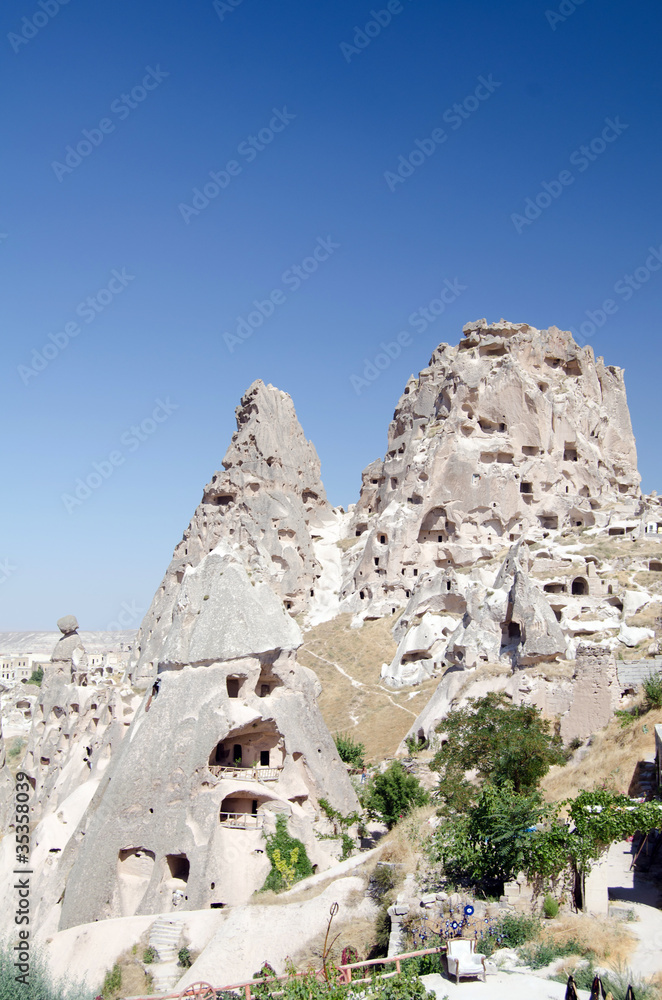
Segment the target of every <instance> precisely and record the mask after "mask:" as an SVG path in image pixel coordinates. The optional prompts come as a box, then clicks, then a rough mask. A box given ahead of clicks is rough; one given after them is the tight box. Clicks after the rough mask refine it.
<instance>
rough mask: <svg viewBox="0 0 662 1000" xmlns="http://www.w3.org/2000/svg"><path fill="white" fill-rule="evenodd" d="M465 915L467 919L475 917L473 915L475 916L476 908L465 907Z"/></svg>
mask: <svg viewBox="0 0 662 1000" xmlns="http://www.w3.org/2000/svg"><path fill="white" fill-rule="evenodd" d="M464 915H465V917H473V915H474V908H473V906H465V908H464Z"/></svg>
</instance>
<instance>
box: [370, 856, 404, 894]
mask: <svg viewBox="0 0 662 1000" xmlns="http://www.w3.org/2000/svg"><path fill="white" fill-rule="evenodd" d="M397 880H398V877H397V875H396V872H395V868H394V867H393V865H384V864H377V865H376V867H375V869H374V871H373V873H372V875H371V876H370V880H369V882H368V895H369V896H370V898H371V899H374V900H375V901H376V902H381V900H382V899H383V897H384V896H385V895H386V893H387V892H390V891H391V889H394V888H395V885H396V882H397Z"/></svg>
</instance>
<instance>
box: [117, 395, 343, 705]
mask: <svg viewBox="0 0 662 1000" xmlns="http://www.w3.org/2000/svg"><path fill="white" fill-rule="evenodd" d="M236 417H237V431H236V433H235V434H234V436H233V438H232V441H231V443H230V446H229V448H228V450H227V452H226V454H225V458H224V459H223V471H222V472H217V473H215V475H214V476H212V479H211V481H210V482H209V483H208V484H207V486H205V488H204V491H203V496H202V501H201V503H200V505H199V506H198V508H197V510H196V511H195V513H194V515H193V518H192V520H191V523H190V524H189V526H188V528H187V529H186V531H185V532H184V537H183V539H182V541H181V542H180V543H179V545H177V547H176V548H175V551H174V554H173V558H172V561H171V563H170V566H169V567H168V569H167V571H166V575H165V577H164V578H163V581H162V583H161V585H160V587H159V589H158V590H157V592H156V595H155V597H154V600H153V601H152V605H151V607H150V609H149V611H148V612H147V614H146V616H145V618H144V620H143V623H142V626H141V628H140V632H139V634H138V639H137V642H136V645H135V647H134V655H133V663H132V668H131V676H132V678H133V680H134V681H135V682H136V683H137V684H139V685H141V686H143V687H144V686H147V684H148V683H149V682H151V679H152V678H153V677H154V676H155V673H156V663H157V661H158V657H159V654H160V650H161V648H162V644H163V641H164V639H165V636H166V635H167V634H168V632H169V630H170V625H171V622H172V616H173V608H174V605H175V603H176V601H177V600H178V597H179V593H180V586H181V583H182V581H183V579H184V574H185V572H186V570H187V568H189V567H195V566H197V565H198V564H199V563H200V561H201V560H202V559H204V557H205V556H206V555H207V554H208V553H209V552H211V551H212V549H213V548H214V547H215V546H216V545H217V544H218V543H219V542H220V541H224V542H226V543H227V544H228V545H229V546H230V547H231V548H232V549H233V551H235V552H236V553H237V554H238V556H239V557H240V559H241V561H242V562H243V564H244V566H245V567H246V569H247V570H249V571H250V572H251V573H252V574H253V576H254V578H255V579H256V580H263V581H265V582H267V583H269V585H270V586H271V587H272V588H273V590H274V591H275V593H277V594H278V595H279V596H280V597H281V599H282V601H283V603H284V606H285V608H286V610H288V611H291V612H292V614H296V613H297V612H299V611H303V610H305V609H306V608H307V606H308V603H309V601H310V598H311V597H312V596H314V593H315V585H316V582H317V580H318V579H319V577H320V576H321V572H322V571H321V566H320V564H319V562H318V560H317V558H316V556H315V552H314V549H313V542H312V538H311V534H313V533H315V530H316V528H317V527H318V526H319V524H320V523H321V522H322V521H324V520H325V519H330V518H331V516H332V515H331V507H330V505H329V503H328V501H327V499H326V494H325V492H324V487H323V485H322V482H321V479H320V466H319V459H318V457H317V452H316V451H315V448H314V446H313V445H312V444H311V443H310V441H308V440H306V438H305V436H304V433H303V430H302V429H301V425H300V424H299V421H298V420H297V416H296V413H295V411H294V406H293V404H292V400H291V398H290V396H288V394H287V393H286V392H282V391H281V390H280V389H276V388H274V386H272V385H265V384H264V382H262V381H260V380H258V381H256V382H253V384H252V385H251V386H250V388H249V389H248V391H247V392H246V394H245V395H244V396H243V398H242V400H241V404H240V405H239V406H238V407H237V410H236Z"/></svg>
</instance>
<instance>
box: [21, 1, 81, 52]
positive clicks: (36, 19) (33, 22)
mask: <svg viewBox="0 0 662 1000" xmlns="http://www.w3.org/2000/svg"><path fill="white" fill-rule="evenodd" d="M68 3H69V0H39V3H38V4H37V7H38V8H39V10H37V11H35V13H34V14H32V16H31V17H24V18H23V20H22V21H21V31H20V34H16V33H15V32H13V31H10V32H9V34H8V35H7V40H8V42H9V44H10V45H11V47H12V48H13V50H14V52H20V50H21V47H22V46H23V45H27V44H28V42H31V41H32V39H33V38H35V36H36V35H38V34H39V32H40V31H41V29H42V28H45V27H46V25H47V24H50V22H51V21H52V20H53V18H54V17H55V15H56V14H59V13H60V8H61V7H66V5H67V4H68Z"/></svg>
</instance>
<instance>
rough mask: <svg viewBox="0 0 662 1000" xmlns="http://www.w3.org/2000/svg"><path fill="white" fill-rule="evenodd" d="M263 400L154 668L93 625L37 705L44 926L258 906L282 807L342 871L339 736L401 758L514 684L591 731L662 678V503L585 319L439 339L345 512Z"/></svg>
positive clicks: (216, 490)
mask: <svg viewBox="0 0 662 1000" xmlns="http://www.w3.org/2000/svg"><path fill="white" fill-rule="evenodd" d="M236 416H237V431H236V433H235V434H234V436H233V438H232V441H231V442H230V446H229V448H228V450H227V452H226V455H225V458H224V460H223V463H222V466H223V468H222V470H220V471H218V472H216V473H215V474H214V475H213V476H212V477H211V479H210V481H209V483H208V484H207V485H206V486H205V487H204V490H203V494H202V500H201V502H200V504H199V506H198V507H197V509H196V510H195V512H194V513H193V517H192V519H191V521H190V524H189V526H188V527H187V528H186V530H185V532H184V536H183V538H182V540H181V541H180V542H179V543H178V544H177V545H176V547H175V550H174V553H173V557H172V560H171V562H170V565H169V566H168V568H167V570H166V573H165V576H164V578H163V581H162V583H161V585H160V586H159V588H158V590H157V592H156V594H155V596H154V599H153V602H152V605H151V607H150V609H149V611H148V613H147V615H146V616H145V619H144V621H143V623H142V625H141V628H140V632H139V635H138V638H137V640H136V643H135V646H134V648H133V653H132V659H131V665H130V668H129V670H128V672H127V676H126V677H125V678H123V679H121V678H113V679H108V678H103V677H99V676H96V675H94V674H93V673H92V672H91V671H88V670H87V668H86V666H85V661H84V659H81V657H82V656H83V653H81V651H80V648H79V645H80V637H79V636H78V635H75V636H74V634H73V633H72V634H71V635H72V636H73V638H72V637H70V638H69V639H68V640H67V636H65V640H67V641H69V645H70V646H71V650H69V646H67V641H65V642H64V645H60V646H59V650H60V652H59V653H58V654H57V655H56V656H55V657H54V659H53V664H52V666H51V668H49V669H48V670H47V671H46V676H45V679H44V683H43V685H42V688H41V689H40V690H39V694H38V696H36V695H35V694H34V692H33V693H32V695H31V697H30V698H29V699H27V698H25V697H24V698H23V700H22V702H21V707H20V711H21V712H22V713H23V715H24V716H25V715H28V716H30V717H31V720H32V729H31V731H30V734H29V738H28V740H27V749H26V756H25V766H26V767H27V768H28V769H29V770H30V772H31V773H32V774H34V780H35V795H34V800H33V804H32V810H33V816H32V819H33V822H34V824H36V825H35V832H34V845H35V856H34V861H33V864H34V865H35V871H37V872H38V877H39V890H38V892H36V893H35V900H34V904H35V919H36V924H37V926H38V927H40V929H41V932H42V933H43V934H46V933H50V932H54V931H55V930H56V928H57V927H60V928H65V927H69V928H71V927H74V926H76V925H77V924H79V923H80V922H81V921H84V920H88V921H91V922H93V921H96V920H102V919H106V918H109V917H129V916H131V917H133V916H134V915H146V916H149V915H153V914H157V913H163V912H166V913H169V912H170V911H171V910H172V909H174V908H177V907H179V908H182V909H193V910H194V909H200V908H202V909H207V908H210V907H216V908H220V907H221V906H223V905H225V904H226V903H230V904H237V903H243V902H244V901H246V900H247V899H248V898H249V897H250V895H251V894H252V892H253V891H254V890H255V889H256V888H258V887H259V886H260V885H261V884H262V883H263V881H264V878H265V876H266V873H267V871H268V862H267V860H266V858H265V855H264V848H265V838H266V837H267V836H268V835H270V834H272V833H273V832H274V830H275V828H276V823H277V819H278V816H281V815H282V816H285V817H286V818H287V821H288V823H289V824H290V827H291V829H292V830H293V831H294V832H295V833H296V836H297V837H298V838H299V839H300V840H301V841H302V843H304V844H305V845H306V848H307V850H308V852H309V855H310V857H311V859H313V862H314V864H315V865H316V866H318V867H319V869H320V871H323V870H324V869H326V868H328V866H329V865H331V864H333V862H334V859H335V857H336V856H337V854H338V851H339V843H338V842H337V841H333V840H329V839H323V840H322V841H320V839H319V838H320V836H322V837H323V838H327V837H329V835H330V834H331V833H332V829H333V828H332V826H331V824H330V823H329V821H328V819H327V818H326V816H325V815H324V808H323V807H322V806H321V805H320V802H321V800H327V801H328V802H329V803H330V805H331V807H332V808H333V809H337V810H339V811H340V812H342V813H344V814H347V813H349V812H351V811H352V810H353V809H354V807H355V805H356V798H355V794H354V791H353V789H352V786H351V784H350V783H349V780H348V778H347V774H346V771H345V768H344V767H343V766H342V764H341V762H340V760H339V758H338V755H337V753H336V750H335V746H334V743H333V739H332V734H333V733H334V732H336V731H345V732H350V733H351V734H352V736H354V738H355V739H357V740H358V741H360V742H363V743H364V744H365V745H366V749H367V752H368V756H369V758H370V759H371V760H374V761H378V760H382V759H384V758H385V757H388V756H391V755H393V754H395V753H396V752H397V751H398V748H399V747H400V746H401V744H402V741H403V738H404V737H405V736H406V735H407V734H408V733H409V734H411V735H413V736H415V737H417V738H421V737H423V738H427V737H431V736H433V735H434V733H435V729H436V726H437V725H438V723H439V722H440V721H441V720H443V718H444V716H445V714H446V713H447V712H448V711H449V710H450V709H451V708H452V707H454V706H455V705H458V704H461V703H462V702H463V701H466V699H468V698H470V697H472V696H475V695H480V694H484V693H486V692H487V691H494V690H503V691H505V692H506V694H507V695H508V696H509V697H510V698H512V699H513V701H515V702H518V701H519V702H522V701H523V702H532V703H535V704H537V705H539V707H540V708H541V709H542V710H543V711H544V713H545V714H547V715H548V716H552V717H554V718H556V719H558V720H559V724H560V727H561V733H562V736H563V738H564V740H565V741H566V742H570V741H572V740H573V739H575V738H577V737H579V738H580V739H583V738H584V737H586V736H588V735H590V733H592V732H595V731H597V730H598V729H600V728H601V727H602V726H604V725H605V724H606V722H608V720H609V718H611V717H612V715H613V712H614V709H615V708H616V707H618V705H619V704H620V703H621V700H622V698H623V697H627V696H628V692H630V691H632V690H634V689H635V688H636V686H637V683H638V682H639V680H640V679H641V676H642V672H643V673H644V674H645V672H646V671H647V670H650V669H653V668H655V669H658V667H659V663H658V661H656V660H654V659H653V657H654V656H655V654H656V653H657V652H659V646H658V643H657V634H656V633H657V629H658V624H659V619H660V615H661V614H662V604H661V601H662V544H661V543H662V506H661V505H660V501H659V499H658V497H657V496H656V495H653V496H650V497H644V496H642V495H641V491H640V487H639V475H638V472H637V460H636V448H635V441H634V437H633V433H632V427H631V423H630V417H629V412H628V407H627V400H626V394H625V385H624V379H623V372H622V371H621V370H620V369H618V368H615V367H610V366H607V365H605V363H604V361H603V360H602V359H597V360H596V359H595V357H594V355H593V352H592V350H591V349H590V348H580V347H578V345H577V344H576V343H575V342H574V341H573V339H572V337H571V335H570V334H569V333H564V332H562V331H560V330H558V329H556V328H555V327H551V328H550V329H548V330H542V331H539V330H536V329H534V328H533V327H529V326H527V325H526V324H511V323H506V322H504V321H501V322H500V323H496V324H491V325H490V324H488V323H487V322H486V321H485V320H481V321H479V322H478V323H472V324H469V325H468V326H467V327H465V329H464V332H463V337H462V339H461V341H460V343H459V345H457V346H454V347H451V346H449V345H446V344H442V345H440V346H439V347H438V348H437V350H436V351H435V352H434V354H433V356H432V358H431V359H430V363H429V366H428V367H427V368H425V369H424V370H423V371H421V372H420V373H419V375H418V376H417V377H414V376H412V377H411V378H410V380H409V381H408V383H407V385H406V387H405V391H404V394H403V396H402V397H401V399H400V401H399V403H398V405H397V407H396V410H395V414H394V419H393V421H392V423H391V425H390V427H389V431H388V445H387V452H386V454H385V456H384V457H383V458H382V459H379V460H377V461H375V462H373V463H372V464H370V465H369V466H368V468H367V469H366V470H365V472H364V474H363V485H362V488H361V493H360V496H359V498H358V501H357V503H356V504H354V505H351V506H350V507H349V509H348V510H346V511H345V510H343V509H342V508H332V507H331V505H330V504H329V502H328V500H327V499H326V495H325V491H324V487H323V485H322V481H321V478H320V466H319V460H318V458H317V454H316V452H315V449H314V447H313V445H312V444H311V443H310V442H309V441H308V440H307V439H306V437H305V435H304V432H303V430H302V428H301V426H300V424H299V422H298V420H297V417H296V413H295V410H294V405H293V402H292V400H291V398H290V397H289V396H288V395H287V394H286V393H284V392H282V391H280V390H279V389H277V388H274V387H273V386H271V385H265V384H264V383H263V382H261V381H257V382H255V383H253V385H252V386H251V387H250V388H249V389H248V391H247V393H246V394H245V396H244V397H243V398H242V400H241V403H240V406H239V407H238V408H237V411H236ZM65 647H66V649H65ZM155 682H156V683H155ZM320 682H321V684H320ZM19 695H20V692H19V693H18V695H17V697H19ZM16 711H19V705H18V702H17V704H16ZM2 752H3V749H2V745H1V744H0V758H1V755H2ZM17 763H18V761H16V760H15V761H14V764H17ZM0 764H3V761H2V759H0ZM1 778H2V786H1V789H2V792H1V796H0V797H1V798H2V799H3V801H4V800H5V798H6V795H5V793H6V791H7V789H9V788H10V785H11V782H10V776H9V774H8V770H7V767H6V766H3V767H2V775H1ZM3 808H4V807H3ZM4 811H5V815H4V818H3V827H4V829H8V828H10V819H9V814H8V813H7V812H6V810H4ZM10 877H11V872H10V871H9V869H7V871H3V872H2V873H0V878H4V880H5V882H6V884H7V885H8V884H9V883H8V882H7V881H6V880H7V879H8V878H10ZM65 889H66V892H65Z"/></svg>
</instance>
